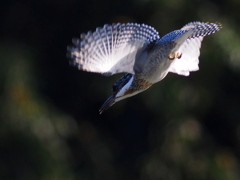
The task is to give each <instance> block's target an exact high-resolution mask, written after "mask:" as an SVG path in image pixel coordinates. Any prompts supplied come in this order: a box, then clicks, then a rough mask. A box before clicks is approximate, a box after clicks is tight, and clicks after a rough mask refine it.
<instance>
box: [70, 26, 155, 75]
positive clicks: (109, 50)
mask: <svg viewBox="0 0 240 180" xmlns="http://www.w3.org/2000/svg"><path fill="white" fill-rule="evenodd" d="M157 39H159V35H158V32H157V31H156V30H155V29H154V28H152V27H150V26H147V25H144V24H136V23H127V24H120V23H118V24H112V25H104V27H102V28H97V29H96V31H95V32H88V33H87V34H86V35H84V34H81V38H80V39H75V40H73V46H71V47H68V55H69V57H70V58H71V61H70V62H71V63H72V64H73V65H75V66H77V67H78V68H79V69H80V70H83V71H88V72H95V73H101V74H106V75H112V74H116V73H120V72H127V73H132V74H134V70H133V66H134V62H135V58H136V54H137V52H138V51H141V50H143V48H145V47H146V45H147V44H150V43H151V42H153V41H155V40H157Z"/></svg>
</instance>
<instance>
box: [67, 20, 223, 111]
mask: <svg viewBox="0 0 240 180" xmlns="http://www.w3.org/2000/svg"><path fill="white" fill-rule="evenodd" d="M220 29H221V24H218V23H203V22H190V23H188V24H186V25H185V26H183V27H182V28H181V29H179V30H175V31H172V32H170V33H168V34H166V35H165V36H163V37H162V38H160V36H159V34H158V32H157V31H156V30H155V29H154V28H153V27H151V26H148V25H145V24H137V23H127V24H121V23H117V24H111V25H109V24H106V25H104V26H103V27H101V28H97V29H96V30H95V31H94V32H91V31H89V32H88V33H87V34H81V35H80V38H79V39H73V41H72V43H73V45H71V46H68V48H67V51H68V53H67V54H68V57H69V58H70V63H71V64H72V65H74V66H76V67H78V69H80V70H83V71H87V72H93V73H100V74H103V75H107V76H110V75H113V74H117V73H126V74H125V75H124V76H122V77H121V78H120V79H119V80H118V81H116V82H115V83H114V84H113V86H112V95H111V96H110V97H109V98H108V99H107V100H106V101H105V103H104V104H103V105H102V107H101V108H100V110H99V112H100V114H101V113H102V112H103V111H105V110H107V109H108V108H109V107H111V106H112V105H113V104H114V103H116V102H118V101H120V100H123V99H125V98H128V97H131V96H134V95H136V94H138V93H140V92H142V91H145V90H146V89H148V88H149V87H150V86H152V85H153V84H155V83H157V82H159V81H161V80H162V79H163V78H164V77H165V76H166V75H167V74H168V72H172V73H176V74H179V75H183V76H188V75H189V72H191V71H197V70H199V67H198V64H199V59H198V57H199V55H200V47H201V42H202V40H203V37H204V36H206V35H210V34H212V33H215V32H217V31H219V30H220Z"/></svg>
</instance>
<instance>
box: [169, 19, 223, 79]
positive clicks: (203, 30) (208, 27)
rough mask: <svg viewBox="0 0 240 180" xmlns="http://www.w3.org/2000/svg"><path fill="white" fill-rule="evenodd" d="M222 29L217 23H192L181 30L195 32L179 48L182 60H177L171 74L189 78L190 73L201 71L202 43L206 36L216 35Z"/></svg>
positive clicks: (171, 68)
mask: <svg viewBox="0 0 240 180" xmlns="http://www.w3.org/2000/svg"><path fill="white" fill-rule="evenodd" d="M220 29H221V25H220V24H217V23H201V22H192V23H188V24H187V25H185V26H184V27H183V28H181V30H183V31H185V30H193V33H192V34H191V36H189V37H188V39H186V40H185V42H184V43H183V44H182V45H181V46H180V47H179V49H178V50H177V52H176V53H178V54H182V56H181V58H180V59H176V60H175V61H174V62H173V63H172V64H171V67H170V70H169V71H170V72H173V73H177V74H179V75H184V76H188V75H189V72H190V71H197V70H198V69H199V67H198V64H199V59H198V58H199V55H200V47H201V42H202V40H203V37H204V36H207V35H210V34H212V33H215V32H217V31H219V30H220Z"/></svg>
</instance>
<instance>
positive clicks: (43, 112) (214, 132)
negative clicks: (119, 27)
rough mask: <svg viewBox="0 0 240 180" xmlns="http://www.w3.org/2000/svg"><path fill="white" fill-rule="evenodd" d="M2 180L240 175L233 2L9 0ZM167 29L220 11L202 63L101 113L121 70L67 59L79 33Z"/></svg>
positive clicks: (2, 53) (0, 53)
mask: <svg viewBox="0 0 240 180" xmlns="http://www.w3.org/2000/svg"><path fill="white" fill-rule="evenodd" d="M2 6H3V7H2V11H0V12H1V17H2V23H1V25H2V26H1V27H2V28H1V33H0V34H1V39H2V41H1V42H0V59H1V63H0V64H1V66H0V84H1V86H0V121H1V126H0V179H19V180H28V179H29V180H31V179H39V180H48V179H51V180H55V179H56V180H61V179H62V180H65V179H68V180H75V179H81V180H82V179H83V180H95V179H96V180H105V179H111V180H122V179H126V180H128V179H129V180H134V179H142V180H161V179H168V180H192V179H195V180H238V179H240V175H239V165H240V157H239V156H240V154H239V152H240V149H239V147H240V133H239V132H240V123H239V122H240V121H239V120H240V112H239V109H240V103H239V102H240V96H239V92H240V73H239V72H240V53H239V52H240V51H239V48H240V40H239V39H240V37H239V35H238V34H239V33H238V31H239V28H240V27H239V24H238V21H239V18H240V17H239V16H240V14H239V8H240V4H239V3H238V2H237V1H226V2H224V1H207V0H204V1H189V0H178V1H177V0H139V1H137V0H132V1H120V0H117V1H107V0H106V1H105V0H102V1H96V0H92V1H75V0H72V1H56V0H55V1H51V2H45V1H42V2H41V1H39V2H34V1H33V2H25V3H24V2H15V1H14V2H11V1H9V2H8V3H5V4H3V5H2ZM129 21H131V22H139V23H145V24H149V25H151V26H153V27H155V28H156V29H157V30H158V31H159V32H160V35H161V36H163V35H164V34H166V33H168V32H169V31H172V30H174V29H178V28H181V27H182V26H183V25H185V24H186V23H188V22H190V21H210V22H220V23H222V24H223V29H222V30H220V31H219V32H217V33H216V34H214V35H211V36H209V37H206V38H205V39H204V41H203V44H202V48H201V56H200V71H198V72H193V73H191V75H190V76H189V77H182V76H177V75H175V74H169V75H168V76H167V77H166V78H165V79H164V80H163V81H162V82H160V83H158V84H156V85H154V86H153V87H151V88H150V89H149V90H147V91H146V92H144V93H141V94H139V95H137V96H135V97H132V98H131V99H126V100H124V101H122V102H119V103H118V104H116V105H114V106H113V107H112V108H111V109H109V110H108V111H106V112H105V113H103V114H102V115H99V114H98V108H99V107H100V105H101V103H102V102H103V101H104V100H105V98H106V97H107V95H108V94H110V89H111V85H112V84H113V82H114V81H115V80H116V79H117V78H118V76H115V77H101V76H100V75H97V74H90V73H86V72H80V71H77V70H76V69H74V68H73V67H69V65H68V60H67V59H66V57H65V53H66V46H67V45H69V44H70V43H71V38H72V36H78V35H79V34H80V33H81V32H86V31H88V30H90V29H91V30H94V28H95V27H96V26H102V25H103V24H104V23H112V22H129Z"/></svg>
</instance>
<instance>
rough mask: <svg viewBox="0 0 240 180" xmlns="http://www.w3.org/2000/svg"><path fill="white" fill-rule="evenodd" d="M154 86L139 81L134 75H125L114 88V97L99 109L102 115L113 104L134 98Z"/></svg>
mask: <svg viewBox="0 0 240 180" xmlns="http://www.w3.org/2000/svg"><path fill="white" fill-rule="evenodd" d="M151 85H152V84H151V83H147V82H146V81H144V80H141V79H137V78H135V76H134V75H133V74H129V73H128V74H125V75H124V76H122V77H121V78H120V79H119V80H118V81H116V82H115V83H114V84H113V86H112V95H111V96H110V97H109V98H108V99H107V100H106V101H105V102H104V104H103V105H102V106H101V108H100V109H99V112H100V114H101V113H102V112H103V111H105V110H107V109H108V108H110V107H111V106H112V105H113V104H115V103H116V102H118V101H121V100H123V99H126V98H128V97H131V96H134V95H136V94H138V93H140V92H142V91H144V90H146V89H147V88H149V87H150V86H151Z"/></svg>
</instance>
